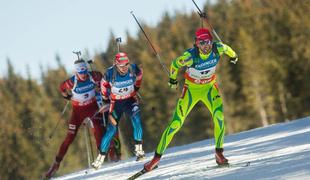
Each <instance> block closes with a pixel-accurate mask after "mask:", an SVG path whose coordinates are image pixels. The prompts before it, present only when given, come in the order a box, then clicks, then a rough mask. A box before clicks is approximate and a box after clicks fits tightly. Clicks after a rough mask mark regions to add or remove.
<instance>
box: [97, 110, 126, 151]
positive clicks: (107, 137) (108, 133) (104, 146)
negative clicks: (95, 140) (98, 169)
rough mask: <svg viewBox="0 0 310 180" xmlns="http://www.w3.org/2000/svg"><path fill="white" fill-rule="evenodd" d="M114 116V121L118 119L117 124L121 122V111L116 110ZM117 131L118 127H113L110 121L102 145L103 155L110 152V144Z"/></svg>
mask: <svg viewBox="0 0 310 180" xmlns="http://www.w3.org/2000/svg"><path fill="white" fill-rule="evenodd" d="M112 116H113V117H114V119H116V121H117V122H119V119H120V118H121V111H119V110H117V109H114V111H113V112H112ZM116 129H117V127H116V126H115V125H113V124H112V123H111V122H110V121H108V124H107V129H106V132H105V133H104V136H103V138H102V140H101V145H100V152H101V153H107V152H108V149H109V146H110V142H111V140H112V138H113V136H114V135H115V133H116Z"/></svg>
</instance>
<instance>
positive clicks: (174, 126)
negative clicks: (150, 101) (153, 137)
mask: <svg viewBox="0 0 310 180" xmlns="http://www.w3.org/2000/svg"><path fill="white" fill-rule="evenodd" d="M198 100H199V98H198V97H197V95H196V94H195V93H194V92H193V91H191V88H189V86H188V85H187V84H185V85H184V87H183V91H182V95H181V97H180V98H179V100H178V103H177V106H176V107H175V110H174V114H173V117H172V119H171V121H170V123H169V125H168V127H167V128H166V130H165V131H164V133H163V134H162V136H161V139H160V142H159V144H158V146H157V149H156V153H157V154H160V155H161V154H163V153H164V152H165V150H166V148H167V147H168V145H169V143H170V142H171V140H172V138H173V136H174V135H175V134H176V133H177V132H178V131H179V130H180V128H181V126H182V125H183V122H184V119H185V118H186V116H187V115H188V114H189V112H190V111H191V110H192V108H193V107H194V106H195V104H196V103H197V102H198Z"/></svg>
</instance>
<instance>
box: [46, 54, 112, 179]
mask: <svg viewBox="0 0 310 180" xmlns="http://www.w3.org/2000/svg"><path fill="white" fill-rule="evenodd" d="M74 66H75V75H73V76H72V77H71V78H69V79H67V80H66V81H64V82H63V83H61V84H60V92H61V94H62V96H63V97H64V98H65V99H67V100H71V104H72V114H71V118H70V120H69V124H68V131H67V135H66V137H65V139H64V141H63V143H62V144H61V146H60V148H59V150H58V153H57V155H56V158H55V161H54V163H53V164H52V166H51V167H50V169H49V170H48V171H47V172H46V173H45V178H51V177H52V176H53V175H54V174H55V173H56V171H57V170H58V168H59V165H60V162H61V161H62V159H63V157H64V156H65V154H66V152H67V150H68V148H69V146H70V144H71V143H72V142H73V140H74V139H75V136H76V134H77V132H78V129H79V127H80V126H81V124H82V123H85V124H88V125H89V127H91V129H92V131H93V134H94V136H95V139H96V145H97V148H98V149H99V147H100V144H101V139H102V136H103V134H104V131H105V127H104V126H103V115H102V114H101V113H99V114H98V115H97V116H95V117H93V118H92V119H90V118H91V117H92V116H93V115H94V114H95V113H96V112H98V111H99V106H102V105H104V106H105V107H106V111H108V109H109V105H106V104H103V103H102V102H99V101H98V102H97V99H98V98H96V94H97V93H98V92H96V90H97V91H98V89H99V88H100V82H101V79H102V74H101V73H100V72H98V71H92V72H89V71H88V70H87V64H86V62H85V61H84V60H82V59H80V60H76V61H75V62H74ZM99 93H100V90H99ZM99 95H100V94H99ZM103 111H104V110H103Z"/></svg>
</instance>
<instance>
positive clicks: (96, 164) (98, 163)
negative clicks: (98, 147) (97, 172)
mask: <svg viewBox="0 0 310 180" xmlns="http://www.w3.org/2000/svg"><path fill="white" fill-rule="evenodd" d="M104 158H105V153H101V152H100V154H99V155H98V156H97V158H96V160H95V161H94V162H93V163H92V164H91V165H92V167H93V168H95V169H99V168H100V167H101V166H102V164H103V162H104Z"/></svg>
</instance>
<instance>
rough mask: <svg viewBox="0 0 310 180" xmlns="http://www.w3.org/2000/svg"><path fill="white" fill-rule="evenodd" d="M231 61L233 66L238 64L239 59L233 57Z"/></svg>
mask: <svg viewBox="0 0 310 180" xmlns="http://www.w3.org/2000/svg"><path fill="white" fill-rule="evenodd" d="M229 61H230V62H231V63H233V64H237V61H238V57H233V58H230V59H229Z"/></svg>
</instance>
